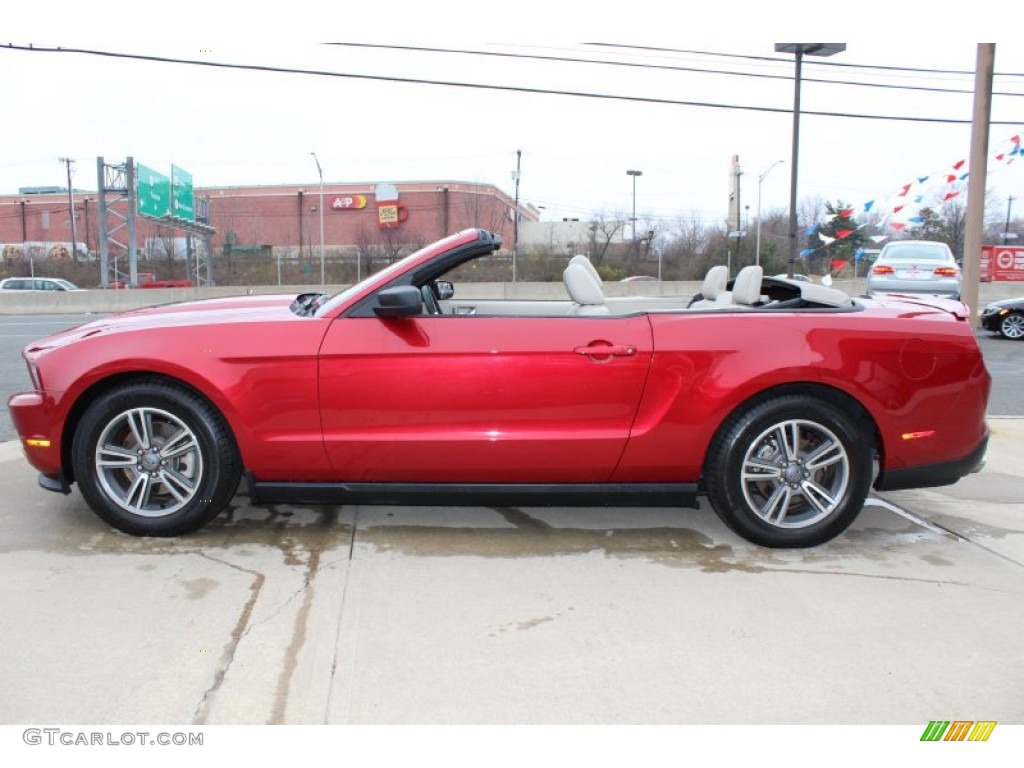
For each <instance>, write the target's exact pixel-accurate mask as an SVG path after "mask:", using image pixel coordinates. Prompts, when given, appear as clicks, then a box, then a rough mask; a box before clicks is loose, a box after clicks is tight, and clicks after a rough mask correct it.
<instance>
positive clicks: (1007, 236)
mask: <svg viewBox="0 0 1024 768" xmlns="http://www.w3.org/2000/svg"><path fill="white" fill-rule="evenodd" d="M1016 199H1017V198H1015V197H1014V196H1013V195H1010V196H1009V197H1008V198H1007V199H1006V226H1005V227H1003V245H1006V241H1007V240H1009V239H1010V211H1011V210H1012V209H1013V201H1014V200H1016ZM1014 237H1016V235H1014Z"/></svg>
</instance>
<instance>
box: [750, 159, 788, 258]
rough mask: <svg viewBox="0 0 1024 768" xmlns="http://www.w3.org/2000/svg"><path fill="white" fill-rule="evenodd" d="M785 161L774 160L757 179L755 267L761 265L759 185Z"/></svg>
mask: <svg viewBox="0 0 1024 768" xmlns="http://www.w3.org/2000/svg"><path fill="white" fill-rule="evenodd" d="M784 162H786V161H785V160H776V161H775V162H774V163H772V164H771V165H769V166H768V168H767V169H766V170H765V172H764V173H762V174H761V175H760V176H758V177H757V241H756V245H755V246H754V263H755V264H757V265H760V264H761V184H763V183H764V179H765V177H766V176H767V175H768V174H769V173H771V171H772V168H774V167H775V166H776V165H778V164H779V163H784Z"/></svg>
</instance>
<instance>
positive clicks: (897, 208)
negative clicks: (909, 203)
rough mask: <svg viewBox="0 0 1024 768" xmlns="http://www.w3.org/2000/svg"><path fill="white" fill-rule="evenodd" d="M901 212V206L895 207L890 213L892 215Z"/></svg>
mask: <svg viewBox="0 0 1024 768" xmlns="http://www.w3.org/2000/svg"><path fill="white" fill-rule="evenodd" d="M902 210H903V206H902V205H897V206H896V207H895V208H893V209H892V212H893V213H899V212H900V211H902Z"/></svg>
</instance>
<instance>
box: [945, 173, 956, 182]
mask: <svg viewBox="0 0 1024 768" xmlns="http://www.w3.org/2000/svg"><path fill="white" fill-rule="evenodd" d="M954 181H956V176H955V175H953V174H952V173H951V174H949V176H947V177H946V183H947V184H952V183H953V182H954Z"/></svg>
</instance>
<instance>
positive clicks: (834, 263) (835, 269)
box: [832, 259, 847, 272]
mask: <svg viewBox="0 0 1024 768" xmlns="http://www.w3.org/2000/svg"><path fill="white" fill-rule="evenodd" d="M846 264H847V262H845V261H836V260H835V259H833V260H832V271H833V272H838V271H839V270H841V269H842V268H843V267H845V266H846Z"/></svg>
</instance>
